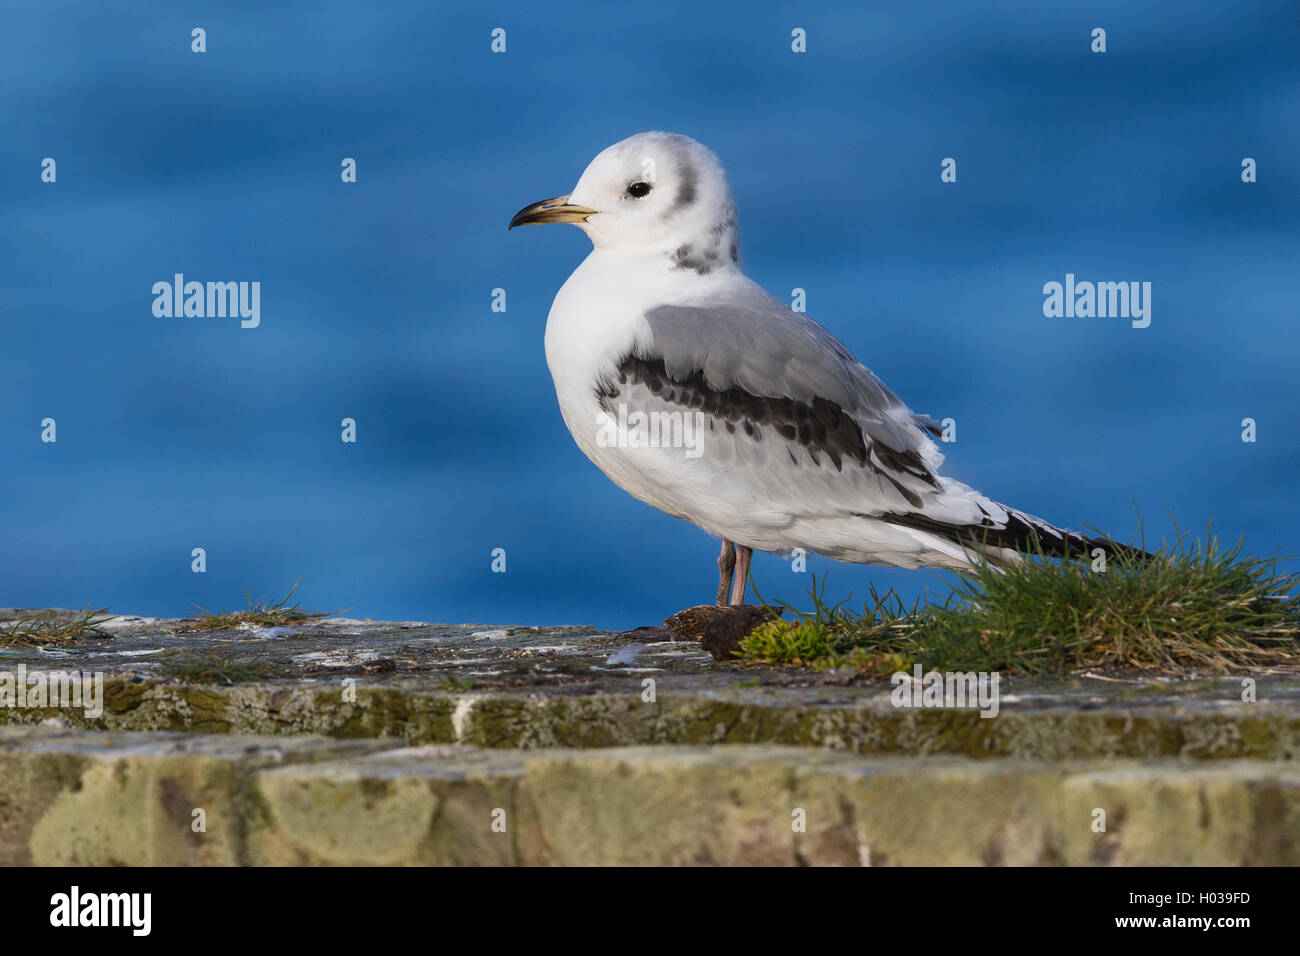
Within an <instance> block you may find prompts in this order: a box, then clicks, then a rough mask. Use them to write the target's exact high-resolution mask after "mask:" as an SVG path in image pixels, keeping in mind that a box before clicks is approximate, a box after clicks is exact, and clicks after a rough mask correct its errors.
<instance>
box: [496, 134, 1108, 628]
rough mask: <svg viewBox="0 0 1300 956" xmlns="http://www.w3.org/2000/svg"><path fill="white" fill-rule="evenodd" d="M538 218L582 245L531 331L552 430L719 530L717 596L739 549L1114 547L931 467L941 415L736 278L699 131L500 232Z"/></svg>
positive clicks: (961, 560) (855, 552)
mask: <svg viewBox="0 0 1300 956" xmlns="http://www.w3.org/2000/svg"><path fill="white" fill-rule="evenodd" d="M551 222H570V223H574V224H576V225H577V226H578V227H579V228H581V229H582V230H583V232H585V233H586V234H587V236H588V237H589V238H590V239H591V243H592V246H593V249H592V252H591V254H590V255H589V256H587V258H586V259H585V260H583V262H582V264H581V265H580V266H578V268H577V269H576V270H575V271H574V273H573V275H571V276H569V280H568V281H567V282H565V283H564V286H563V287H562V288H561V289H560V291H559V293H558V294H557V295H556V297H555V303H554V304H553V305H552V306H551V313H550V317H549V318H548V320H547V323H546V361H547V364H548V365H549V366H550V369H551V376H552V378H553V379H554V380H555V392H556V396H557V397H558V398H559V403H560V412H561V414H562V415H563V416H564V422H565V424H566V425H568V427H569V431H570V432H571V433H572V434H573V438H574V441H576V442H577V443H578V447H579V448H581V449H582V450H583V452H584V453H585V454H586V455H587V457H588V458H590V459H591V460H592V461H593V462H595V463H596V465H597V467H599V468H600V469H601V471H603V472H605V474H606V475H608V476H609V477H610V478H611V479H612V480H613V481H614V483H615V484H617V485H618V486H619V487H620V488H622V489H623V490H625V491H627V492H628V493H630V494H631V495H633V496H634V497H636V498H638V499H640V500H641V501H644V502H645V503H646V504H650V505H653V506H654V507H656V508H658V509H660V510H661V511H666V512H667V513H668V514H671V515H675V516H677V517H679V518H684V519H685V520H687V521H690V522H692V523H693V524H696V525H698V526H699V527H700V528H703V529H704V530H705V531H707V532H709V533H710V534H713V535H716V536H717V537H720V538H721V539H722V554H721V555H720V556H719V558H718V570H719V581H718V591H717V603H718V604H719V605H723V604H726V603H728V599H729V600H730V603H731V604H740V603H742V602H743V600H744V595H745V585H746V580H747V578H748V574H749V562H750V557H751V555H752V553H753V550H754V549H758V550H760V551H777V552H782V553H789V552H792V551H794V550H795V549H802V550H804V551H805V552H817V553H819V554H823V555H826V556H827V557H830V558H834V559H837V560H840V561H854V562H862V563H871V564H883V565H894V566H897V567H903V568H919V567H938V568H947V569H950V570H958V571H961V570H967V571H968V570H970V568H971V565H972V562H973V561H976V560H978V559H980V558H981V557H982V558H983V559H984V560H987V561H988V562H989V563H991V564H993V565H994V566H1005V565H1008V564H1012V563H1014V562H1016V561H1018V560H1020V557H1019V552H1020V551H1023V550H1026V549H1029V548H1031V547H1033V542H1035V541H1037V542H1038V546H1039V547H1041V548H1042V549H1043V551H1045V552H1046V553H1048V554H1070V555H1075V556H1080V555H1084V554H1087V553H1088V552H1089V551H1091V549H1093V548H1097V547H1100V548H1102V549H1103V550H1104V551H1105V552H1106V553H1113V551H1112V549H1113V548H1114V549H1116V550H1118V548H1116V546H1112V545H1111V543H1110V542H1109V540H1107V539H1101V538H1092V537H1087V536H1084V535H1080V534H1076V533H1074V532H1071V531H1066V530H1063V529H1060V528H1056V527H1054V526H1052V525H1050V524H1048V523H1047V522H1046V521H1043V520H1041V519H1039V518H1035V517H1034V516H1032V515H1029V514H1026V513H1024V512H1022V511H1016V510H1014V509H1012V508H1008V507H1007V506H1005V505H1001V504H998V503H997V502H996V501H993V500H992V499H990V498H987V497H985V496H984V495H982V494H980V493H979V492H977V491H975V490H974V489H972V488H970V487H968V486H966V485H964V484H962V483H961V482H958V481H955V480H953V479H951V478H946V477H944V476H942V475H940V474H939V472H938V468H939V464H940V462H942V461H943V455H942V454H941V453H940V452H939V448H938V446H937V445H936V444H935V442H934V440H933V437H932V436H934V437H939V436H940V435H941V430H940V427H939V425H938V424H937V423H936V422H934V421H933V420H931V419H929V418H926V417H924V416H921V415H916V414H913V413H912V412H911V411H910V410H909V409H908V408H907V406H905V405H904V404H903V403H902V402H901V401H900V400H899V399H898V398H897V397H896V396H895V395H894V393H893V392H891V391H890V390H889V389H888V388H886V387H885V386H884V385H883V384H882V383H881V382H880V381H879V380H878V379H877V378H876V377H875V376H874V375H873V374H872V373H871V371H870V370H869V369H868V368H867V367H866V366H864V365H863V364H862V363H861V362H859V361H858V360H857V359H856V358H854V357H853V354H852V353H851V352H849V350H848V348H846V347H845V346H844V345H843V343H841V342H840V341H839V340H838V339H836V338H835V337H834V336H833V335H831V334H830V333H829V332H827V331H826V330H825V329H824V328H822V327H821V326H820V325H818V324H817V323H816V322H814V321H813V320H812V319H810V318H808V317H807V316H806V315H804V314H802V313H800V312H796V311H794V310H793V309H792V308H791V307H790V306H789V305H786V304H785V303H784V302H781V301H779V300H777V299H775V298H773V297H772V296H770V295H768V294H767V293H766V292H764V291H763V290H762V289H761V288H760V287H759V286H758V285H757V284H756V283H754V282H753V281H751V280H750V279H749V278H747V277H746V276H745V274H744V273H743V272H741V270H740V267H739V265H738V264H737V262H738V252H737V231H736V203H735V200H734V199H733V198H732V195H731V189H730V187H729V186H728V184H727V178H726V175H725V173H724V172H723V169H722V165H721V164H720V163H719V162H718V159H717V157H716V156H714V154H713V153H712V152H711V151H710V150H708V149H706V148H705V147H704V146H702V145H700V144H699V143H697V142H695V140H693V139H690V138H688V137H686V136H680V135H677V134H673V133H660V132H651V133H640V134H638V135H636V136H633V137H631V138H629V139H625V140H623V141H622V142H621V143H615V144H614V145H613V146H611V147H609V148H608V149H606V150H605V151H604V152H602V153H601V154H600V155H599V156H597V157H596V158H595V159H594V160H592V161H591V165H589V166H588V167H587V169H586V171H585V172H584V173H583V174H582V177H581V178H580V179H579V180H578V185H577V186H575V187H574V189H573V192H572V193H570V194H569V195H567V196H559V197H556V198H555V199H546V200H543V201H542V202H539V203H534V204H533V205H531V206H526V207H525V208H523V209H521V210H520V211H519V213H518V214H517V215H516V216H515V217H514V219H512V220H511V221H510V228H514V227H515V226H520V225H524V224H526V223H551Z"/></svg>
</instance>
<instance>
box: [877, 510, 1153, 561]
mask: <svg viewBox="0 0 1300 956" xmlns="http://www.w3.org/2000/svg"><path fill="white" fill-rule="evenodd" d="M980 510H981V511H983V512H984V513H985V517H984V519H983V521H982V523H980V524H962V525H957V524H950V523H948V522H945V521H941V520H937V519H934V518H931V517H928V516H926V515H923V514H920V513H916V512H913V513H910V514H890V515H885V516H881V517H882V519H883V520H885V521H889V522H890V523H892V524H898V525H902V526H903V527H907V528H912V529H914V530H917V531H925V532H929V533H930V534H933V535H936V536H938V537H940V538H943V539H945V540H946V541H949V542H951V543H952V544H956V545H958V546H960V547H961V548H963V549H965V550H966V551H967V552H968V553H969V554H972V555H978V556H982V557H984V558H985V559H986V560H987V561H988V562H989V563H990V564H993V565H994V566H999V567H1000V566H1006V565H1012V564H1016V563H1018V561H1019V560H1020V558H1021V557H1023V556H1032V555H1042V556H1044V557H1052V558H1067V559H1070V560H1075V561H1088V560H1092V559H1094V558H1095V557H1096V553H1095V552H1096V551H1097V550H1098V549H1100V550H1101V552H1102V554H1104V555H1105V556H1106V557H1108V558H1115V557H1123V558H1127V559H1136V560H1138V561H1149V560H1152V559H1153V558H1155V555H1153V554H1151V553H1150V552H1149V551H1146V550H1144V549H1142V548H1140V547H1136V546H1134V545H1128V544H1119V543H1117V542H1115V541H1113V540H1111V539H1110V538H1109V537H1094V536H1092V535H1086V534H1080V533H1079V532H1077V531H1070V530H1068V529H1065V528H1058V527H1056V526H1055V525H1053V524H1050V523H1048V522H1046V521H1044V520H1043V519H1042V518H1036V517H1034V516H1033V515H1031V514H1026V513H1025V512H1023V511H1016V510H1015V509H1014V508H1008V507H1007V506H1006V505H1001V504H996V503H994V502H991V501H988V500H987V499H985V500H984V504H982V505H981V506H980Z"/></svg>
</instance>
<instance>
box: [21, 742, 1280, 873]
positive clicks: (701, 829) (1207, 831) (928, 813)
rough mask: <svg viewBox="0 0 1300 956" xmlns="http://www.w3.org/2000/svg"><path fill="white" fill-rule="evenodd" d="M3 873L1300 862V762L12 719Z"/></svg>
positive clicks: (1260, 863) (1255, 863)
mask: <svg viewBox="0 0 1300 956" xmlns="http://www.w3.org/2000/svg"><path fill="white" fill-rule="evenodd" d="M198 810H201V811H203V814H202V816H203V821H204V825H205V829H204V830H202V831H199V830H197V829H196V826H195V821H196V820H197V819H198V817H197V815H196V813H195V811H198ZM1102 813H1104V818H1105V829H1104V831H1100V830H1098V829H1096V827H1097V825H1098V822H1099V814H1102ZM799 821H802V831H800V832H796V829H795V828H794V826H793V824H795V823H797V822H799ZM0 862H2V863H6V864H22V863H35V864H77V865H120V864H125V865H196V864H217V865H223V864H229V865H239V864H243V865H250V864H252V865H258V864H263V865H439V864H473V865H478V864H710V863H713V864H773V865H787V864H799V863H806V864H845V865H861V864H872V865H882V864H884V865H918V864H951V865H990V864H1028V865H1034V864H1072V865H1080V864H1128V865H1149V864H1194V865H1216V866H1217V865H1223V866H1228V865H1242V864H1254V865H1263V864H1273V865H1296V864H1300V767H1298V766H1297V765H1296V764H1294V763H1288V762H1272V761H1258V760H1250V761H1245V760H1242V761H1180V760H1168V759H1165V760H1158V761H1147V762H1143V763H1137V762H1133V761H1124V760H1121V761H1108V762H1105V763H1101V762H1088V761H1065V762H1055V761H1041V760H1009V759H985V760H978V761H976V760H968V759H962V758H954V757H925V758H895V757H874V758H865V757H861V756H857V755H853V754H848V753H843V752H833V751H823V750H807V749H799V748H789V747H781V746H728V747H698V746H695V747H692V746H655V747H629V748H608V749H606V748H599V749H586V750H572V749H556V750H507V749H481V748H472V747H463V746H455V745H453V746H425V747H415V748H411V747H403V746H400V743H399V742H397V741H392V740H383V739H374V740H362V741H339V740H329V739H322V738H313V737H303V738H284V737H250V736H236V735H194V734H185V735H179V734H163V733H139V734H111V735H105V734H94V733H78V732H59V731H51V730H35V729H33V730H18V729H13V728H10V729H6V730H3V731H0Z"/></svg>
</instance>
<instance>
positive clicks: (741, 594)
mask: <svg viewBox="0 0 1300 956" xmlns="http://www.w3.org/2000/svg"><path fill="white" fill-rule="evenodd" d="M753 556H754V549H753V548H747V547H745V546H744V545H743V544H742V545H740V546H738V547H737V548H736V580H735V581H734V582H733V583H732V585H731V606H732V607H736V606H738V605H741V604H744V603H745V585H746V584H748V583H749V559H750V558H752V557H753Z"/></svg>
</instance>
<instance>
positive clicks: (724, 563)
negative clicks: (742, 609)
mask: <svg viewBox="0 0 1300 956" xmlns="http://www.w3.org/2000/svg"><path fill="white" fill-rule="evenodd" d="M735 570H736V546H735V545H734V544H732V543H731V542H730V541H727V540H725V539H724V540H723V542H722V553H721V554H720V555H718V600H717V605H718V607H726V606H727V591H728V589H730V587H731V574H732V572H733V571H735Z"/></svg>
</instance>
